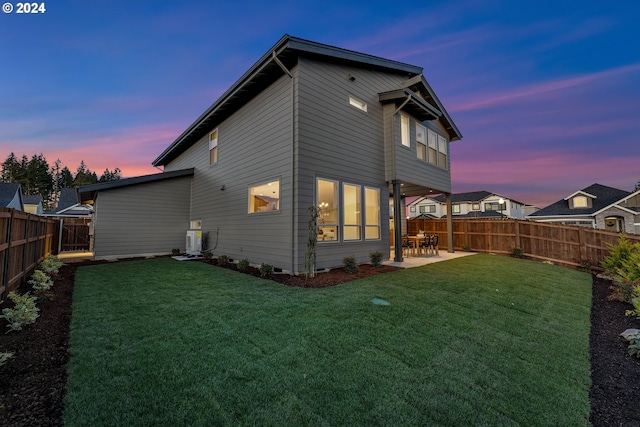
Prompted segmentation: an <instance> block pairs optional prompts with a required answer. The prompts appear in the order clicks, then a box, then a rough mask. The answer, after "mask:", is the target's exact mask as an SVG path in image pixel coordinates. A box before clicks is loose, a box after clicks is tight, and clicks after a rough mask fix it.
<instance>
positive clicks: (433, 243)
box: [431, 234, 440, 255]
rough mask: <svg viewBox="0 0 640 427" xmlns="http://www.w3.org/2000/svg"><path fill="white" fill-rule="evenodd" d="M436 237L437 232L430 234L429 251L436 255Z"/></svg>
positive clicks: (437, 251) (437, 252) (437, 253)
mask: <svg viewBox="0 0 640 427" xmlns="http://www.w3.org/2000/svg"><path fill="white" fill-rule="evenodd" d="M438 237H439V236H438V235H437V234H434V235H433V236H431V252H432V253H434V254H436V255H440V252H439V250H438Z"/></svg>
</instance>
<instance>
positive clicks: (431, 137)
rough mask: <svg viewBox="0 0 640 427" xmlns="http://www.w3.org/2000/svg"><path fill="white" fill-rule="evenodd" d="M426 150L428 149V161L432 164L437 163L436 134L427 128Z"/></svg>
mask: <svg viewBox="0 0 640 427" xmlns="http://www.w3.org/2000/svg"><path fill="white" fill-rule="evenodd" d="M427 140H428V151H429V160H428V161H429V163H431V164H432V165H437V164H438V135H437V134H436V133H435V132H434V131H432V130H429V131H428V132H427Z"/></svg>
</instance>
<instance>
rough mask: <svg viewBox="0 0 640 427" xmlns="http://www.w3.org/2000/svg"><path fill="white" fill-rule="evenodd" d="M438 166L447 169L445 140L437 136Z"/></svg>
mask: <svg viewBox="0 0 640 427" xmlns="http://www.w3.org/2000/svg"><path fill="white" fill-rule="evenodd" d="M438 166H440V167H441V168H443V169H447V140H446V139H445V138H443V137H441V136H440V135H438Z"/></svg>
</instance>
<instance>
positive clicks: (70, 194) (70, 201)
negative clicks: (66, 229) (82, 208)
mask: <svg viewBox="0 0 640 427" xmlns="http://www.w3.org/2000/svg"><path fill="white" fill-rule="evenodd" d="M79 203H80V199H79V197H78V190H77V189H75V188H62V189H60V197H59V198H58V206H57V207H56V208H55V209H54V210H52V211H51V212H50V213H59V212H61V211H63V210H66V209H68V208H70V207H71V206H75V205H77V204H79Z"/></svg>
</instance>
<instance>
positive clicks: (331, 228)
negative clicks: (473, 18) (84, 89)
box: [80, 35, 462, 273]
mask: <svg viewBox="0 0 640 427" xmlns="http://www.w3.org/2000/svg"><path fill="white" fill-rule="evenodd" d="M461 137H462V135H461V134H460V132H459V130H458V128H457V127H456V125H455V124H454V123H453V120H452V119H451V117H450V116H449V114H448V113H447V112H446V110H445V109H444V107H443V106H442V104H441V102H440V101H439V100H438V97H437V96H436V94H435V93H434V92H433V90H432V89H431V87H430V86H429V84H428V83H427V81H426V80H425V78H424V76H423V75H422V68H421V67H417V66H414V65H408V64H404V63H401V62H397V61H392V60H388V59H383V58H379V57H375V56H371V55H366V54H363V53H358V52H353V51H349V50H345V49H341V48H337V47H333V46H328V45H324V44H320V43H315V42H312V41H307V40H302V39H299V38H295V37H291V36H288V35H287V36H284V37H283V38H282V39H281V40H280V41H278V42H277V43H276V44H275V45H274V46H273V47H272V48H271V49H269V51H268V52H266V53H265V55H264V56H263V57H262V58H260V59H259V60H258V62H256V63H255V64H254V65H253V66H252V67H251V68H250V69H249V70H248V71H247V72H246V73H245V74H244V75H243V76H242V77H241V78H240V79H239V80H238V81H237V82H236V83H235V84H233V86H231V87H230V88H229V89H228V90H227V91H226V92H225V93H224V94H223V95H222V96H221V97H220V98H219V99H218V100H217V101H216V102H215V103H214V104H213V105H212V106H211V107H210V108H208V109H207V110H206V111H205V112H203V113H202V115H201V116H200V117H199V118H198V119H197V120H196V121H195V122H194V123H193V124H191V125H190V126H189V127H188V128H187V129H186V130H185V131H184V132H183V133H182V134H181V135H180V136H179V137H178V138H177V139H176V140H175V141H174V142H173V143H172V144H171V145H170V146H169V147H168V148H167V149H166V150H165V151H164V152H162V153H161V154H160V156H159V157H158V158H157V159H156V160H155V161H154V162H153V165H154V166H156V167H164V173H162V174H157V175H150V176H147V177H137V178H131V179H123V180H120V181H117V182H116V183H104V184H95V185H89V186H83V187H81V188H80V191H81V196H82V200H83V201H89V200H93V202H94V209H95V217H94V222H95V246H94V250H95V256H96V258H98V259H101V258H116V257H124V256H132V255H150V254H159V253H169V252H170V251H171V249H172V248H181V249H183V250H184V248H185V236H186V234H187V231H188V229H197V230H200V232H201V233H202V234H203V235H204V236H208V238H207V239H206V240H207V247H208V248H209V249H210V250H212V251H213V252H214V254H216V255H220V254H224V255H227V256H229V257H230V258H234V259H242V258H247V259H249V260H250V262H252V263H256V264H259V263H268V264H271V265H273V266H274V267H276V268H280V269H282V270H283V271H288V272H291V273H299V272H303V271H304V260H305V252H306V251H307V245H308V240H309V239H308V235H309V230H308V227H309V225H308V224H309V219H310V214H309V209H310V207H312V206H317V207H319V208H320V209H321V215H320V220H319V223H320V224H319V228H318V239H319V241H318V243H317V247H316V259H317V261H316V267H317V268H331V267H336V266H340V265H342V262H343V259H344V258H345V257H347V256H355V257H356V259H357V260H358V262H368V261H369V254H370V253H371V252H373V251H382V252H383V253H387V254H389V253H390V248H391V246H392V245H393V241H398V240H399V239H400V238H401V236H402V233H403V229H402V226H400V224H402V223H403V222H404V221H405V220H406V215H405V206H404V198H403V196H407V197H409V196H422V195H425V194H429V193H430V192H434V193H446V194H449V193H450V192H451V174H450V157H449V153H450V152H449V143H450V142H451V141H456V140H459V139H460V138H461ZM390 198H392V202H391V203H390ZM392 218H395V219H398V220H399V221H397V222H396V223H395V224H398V226H395V225H394V221H393V219H392ZM393 253H394V259H396V260H401V259H402V248H401V245H397V247H395V249H394V252H393Z"/></svg>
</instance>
